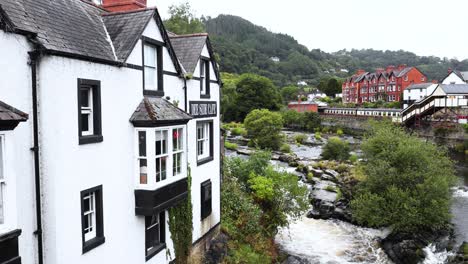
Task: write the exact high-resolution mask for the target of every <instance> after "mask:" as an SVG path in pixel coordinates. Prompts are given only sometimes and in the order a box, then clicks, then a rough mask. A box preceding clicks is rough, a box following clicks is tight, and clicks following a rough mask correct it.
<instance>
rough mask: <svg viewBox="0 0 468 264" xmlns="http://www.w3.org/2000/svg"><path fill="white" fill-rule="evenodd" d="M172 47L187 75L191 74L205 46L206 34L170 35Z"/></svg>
mask: <svg viewBox="0 0 468 264" xmlns="http://www.w3.org/2000/svg"><path fill="white" fill-rule="evenodd" d="M170 39H171V43H172V47H173V48H174V51H175V53H176V54H177V58H178V59H179V61H180V63H181V64H182V66H184V69H185V71H186V72H187V73H189V74H192V73H193V72H194V71H195V68H196V67H197V63H198V60H199V59H200V55H201V53H202V50H203V47H204V46H205V44H206V42H207V39H208V34H192V35H180V36H178V35H174V34H171V35H170Z"/></svg>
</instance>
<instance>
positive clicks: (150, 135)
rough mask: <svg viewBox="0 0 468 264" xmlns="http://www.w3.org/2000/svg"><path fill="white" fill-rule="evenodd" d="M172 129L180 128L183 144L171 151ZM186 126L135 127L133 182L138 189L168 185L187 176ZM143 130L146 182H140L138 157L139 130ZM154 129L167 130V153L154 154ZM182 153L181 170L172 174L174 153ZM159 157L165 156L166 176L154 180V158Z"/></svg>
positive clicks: (152, 188) (150, 188)
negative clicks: (144, 136) (179, 148)
mask: <svg viewBox="0 0 468 264" xmlns="http://www.w3.org/2000/svg"><path fill="white" fill-rule="evenodd" d="M174 129H182V135H183V139H182V142H183V146H182V150H178V151H173V142H172V131H173V130H174ZM186 129H187V128H186V126H185V125H181V126H170V127H156V128H137V129H135V134H136V136H135V142H136V143H135V150H134V151H135V152H134V153H135V163H136V164H135V165H136V166H135V167H136V168H135V174H134V175H136V177H135V184H136V187H137V188H138V189H143V190H154V189H157V188H160V187H163V186H166V185H169V184H171V183H173V182H176V181H178V180H181V179H183V178H185V177H186V176H187V155H186V154H185V153H186V147H187V137H186V131H187V130H186ZM141 131H145V132H146V160H147V163H146V164H147V174H146V175H147V183H146V184H142V183H141V182H140V159H141V158H142V157H140V156H139V153H140V152H139V136H138V135H139V132H141ZM156 131H167V133H168V138H167V144H166V147H167V154H160V155H156V147H155V144H156ZM176 153H182V158H181V172H180V173H179V174H177V175H174V172H173V162H174V154H176ZM160 157H166V178H165V179H164V180H160V181H158V182H157V181H156V159H157V158H160Z"/></svg>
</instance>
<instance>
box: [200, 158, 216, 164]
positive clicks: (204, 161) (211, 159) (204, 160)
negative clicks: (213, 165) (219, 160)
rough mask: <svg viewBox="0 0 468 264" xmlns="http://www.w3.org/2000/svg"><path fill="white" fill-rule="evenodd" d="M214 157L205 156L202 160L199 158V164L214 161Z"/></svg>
mask: <svg viewBox="0 0 468 264" xmlns="http://www.w3.org/2000/svg"><path fill="white" fill-rule="evenodd" d="M213 159H214V158H213V157H208V158H204V159H201V160H197V166H201V165H203V164H206V163H208V162H210V161H213Z"/></svg>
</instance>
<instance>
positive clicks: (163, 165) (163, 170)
mask: <svg viewBox="0 0 468 264" xmlns="http://www.w3.org/2000/svg"><path fill="white" fill-rule="evenodd" d="M166 162H167V158H166V157H162V158H161V180H162V181H164V180H165V179H166V169H167V168H166Z"/></svg>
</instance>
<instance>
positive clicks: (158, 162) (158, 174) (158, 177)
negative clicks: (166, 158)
mask: <svg viewBox="0 0 468 264" xmlns="http://www.w3.org/2000/svg"><path fill="white" fill-rule="evenodd" d="M160 181H161V159H160V158H157V159H156V182H160Z"/></svg>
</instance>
